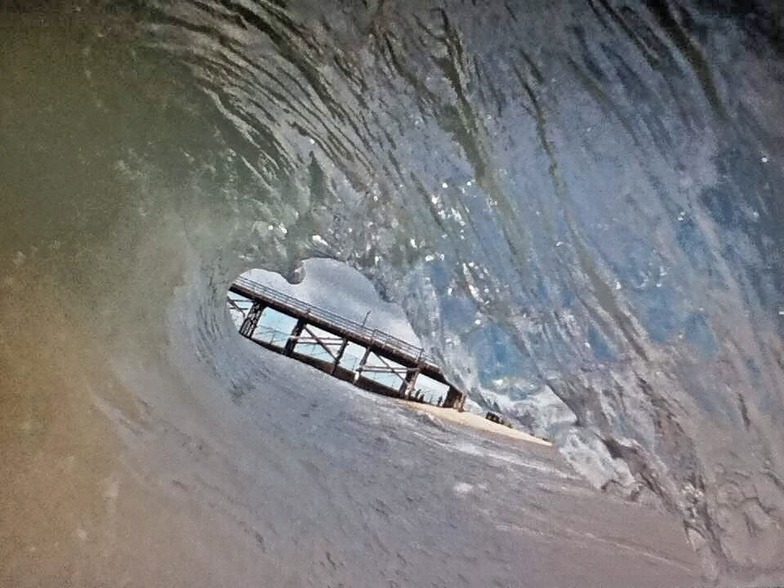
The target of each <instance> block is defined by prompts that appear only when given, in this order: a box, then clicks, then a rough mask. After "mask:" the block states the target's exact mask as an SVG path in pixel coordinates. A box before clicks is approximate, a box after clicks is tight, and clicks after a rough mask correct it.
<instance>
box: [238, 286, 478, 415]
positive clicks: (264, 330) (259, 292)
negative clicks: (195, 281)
mask: <svg viewBox="0 0 784 588" xmlns="http://www.w3.org/2000/svg"><path fill="white" fill-rule="evenodd" d="M228 304H229V307H230V308H231V309H233V310H235V311H237V312H239V313H240V314H241V315H242V317H243V320H242V324H241V325H240V328H239V332H240V334H241V335H242V336H243V337H246V338H247V339H249V340H251V341H253V342H254V343H256V344H258V345H260V346H262V347H264V348H266V349H269V350H271V351H274V352H276V353H280V354H282V355H285V356H287V357H291V358H292V359H295V360H297V361H300V362H302V363H306V364H308V365H311V366H313V367H315V368H317V369H319V370H321V371H323V372H326V373H328V374H329V375H331V376H333V377H335V378H338V379H340V380H343V381H346V382H350V383H352V384H353V385H355V386H357V387H359V388H362V389H363V390H368V391H370V392H375V393H377V394H383V395H385V396H392V397H394V398H400V399H404V400H413V401H417V402H420V403H424V404H432V405H434V406H441V407H445V408H453V409H455V410H458V411H462V410H463V406H464V404H465V399H466V395H465V393H464V392H462V391H461V390H460V389H458V388H457V387H456V386H455V385H453V384H452V383H450V382H449V381H448V380H447V379H446V376H445V374H444V372H443V370H442V369H441V367H440V366H439V365H438V364H436V363H435V361H434V360H433V359H432V358H431V357H429V356H428V355H427V354H426V353H425V352H424V350H423V349H422V348H420V347H416V346H415V345H412V344H410V343H407V342H406V341H403V340H401V339H398V338H397V337H393V336H392V335H390V334H388V333H385V332H383V331H379V330H378V329H370V328H368V327H366V326H365V325H364V324H360V323H357V322H355V321H352V320H349V319H346V318H344V317H342V316H340V315H338V314H336V313H333V312H330V311H328V310H324V309H321V308H318V307H316V306H313V305H311V304H308V303H306V302H303V301H302V300H298V299H296V298H293V297H291V296H288V295H286V294H284V293H282V292H279V291H277V290H274V289H272V288H270V287H268V286H265V285H263V284H259V283H258V282H254V281H252V280H249V279H247V278H244V277H240V278H238V279H237V280H236V281H235V282H234V283H233V284H232V285H231V287H230V288H229V295H228Z"/></svg>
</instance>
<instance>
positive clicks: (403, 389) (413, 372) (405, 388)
mask: <svg viewBox="0 0 784 588" xmlns="http://www.w3.org/2000/svg"><path fill="white" fill-rule="evenodd" d="M418 375H419V368H418V367H417V368H414V369H409V370H408V371H407V372H406V377H405V378H404V379H403V383H402V384H400V390H399V391H400V395H401V396H403V397H405V398H408V397H409V396H410V395H411V391H412V390H413V389H414V386H415V385H416V379H417V376H418Z"/></svg>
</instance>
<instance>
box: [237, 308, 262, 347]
mask: <svg viewBox="0 0 784 588" xmlns="http://www.w3.org/2000/svg"><path fill="white" fill-rule="evenodd" d="M264 308H265V307H264V305H263V304H262V303H261V302H258V301H256V302H254V303H253V306H251V307H250V310H249V311H248V316H246V317H245V320H244V321H242V326H241V327H240V335H242V336H244V337H247V338H248V339H252V338H253V334H254V333H255V332H256V327H258V326H259V320H260V319H261V313H262V312H264Z"/></svg>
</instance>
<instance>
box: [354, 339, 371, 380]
mask: <svg viewBox="0 0 784 588" xmlns="http://www.w3.org/2000/svg"><path fill="white" fill-rule="evenodd" d="M369 356H370V347H369V346H368V347H366V348H365V353H364V354H363V355H362V359H361V360H360V361H359V367H358V368H357V375H355V376H354V382H356V381H357V380H358V379H359V376H360V375H361V374H362V370H363V369H364V367H365V364H366V363H367V360H368V357H369Z"/></svg>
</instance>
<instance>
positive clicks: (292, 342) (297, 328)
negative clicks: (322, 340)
mask: <svg viewBox="0 0 784 588" xmlns="http://www.w3.org/2000/svg"><path fill="white" fill-rule="evenodd" d="M305 325H307V322H306V321H305V319H299V320H298V321H297V324H296V325H294V329H293V330H292V331H291V335H289V340H288V341H286V346H285V347H284V348H283V354H284V355H288V356H291V354H292V353H294V348H295V347H296V346H297V342H298V341H299V336H300V335H301V334H302V331H303V330H304V329H305Z"/></svg>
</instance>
